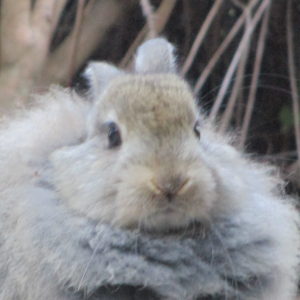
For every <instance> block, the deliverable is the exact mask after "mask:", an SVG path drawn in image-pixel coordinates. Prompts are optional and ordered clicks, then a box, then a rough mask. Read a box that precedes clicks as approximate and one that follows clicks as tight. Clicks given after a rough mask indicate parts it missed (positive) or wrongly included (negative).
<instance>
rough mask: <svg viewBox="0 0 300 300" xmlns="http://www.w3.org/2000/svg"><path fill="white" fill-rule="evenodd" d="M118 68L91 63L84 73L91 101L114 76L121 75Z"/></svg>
mask: <svg viewBox="0 0 300 300" xmlns="http://www.w3.org/2000/svg"><path fill="white" fill-rule="evenodd" d="M122 73H123V72H122V71H120V70H119V69H118V68H116V67H114V66H112V65H109V64H106V63H101V62H91V63H89V65H88V67H87V68H86V69H85V71H84V76H85V78H86V79H87V80H88V81H89V85H90V88H91V92H92V97H93V99H95V98H97V97H98V95H99V94H100V93H101V92H102V91H103V89H104V88H105V86H106V85H107V84H108V83H109V82H110V81H111V80H112V79H113V78H115V77H116V76H118V75H120V74H122Z"/></svg>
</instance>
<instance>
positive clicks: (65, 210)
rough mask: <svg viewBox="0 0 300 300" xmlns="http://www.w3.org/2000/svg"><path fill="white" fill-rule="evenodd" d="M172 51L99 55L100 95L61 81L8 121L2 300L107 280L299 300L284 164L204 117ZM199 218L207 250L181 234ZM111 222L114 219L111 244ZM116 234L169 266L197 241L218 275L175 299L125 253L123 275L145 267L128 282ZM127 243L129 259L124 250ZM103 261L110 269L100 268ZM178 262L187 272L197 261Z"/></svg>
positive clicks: (0, 197) (193, 294)
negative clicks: (113, 57)
mask: <svg viewBox="0 0 300 300" xmlns="http://www.w3.org/2000/svg"><path fill="white" fill-rule="evenodd" d="M172 51H173V48H172V46H171V45H170V44H169V43H168V42H166V41H165V40H164V39H155V40H152V41H149V42H146V43H145V44H144V45H143V46H141V47H140V49H139V52H138V54H137V59H136V72H135V73H133V74H130V73H124V72H122V71H120V70H118V69H117V68H115V67H113V66H110V65H107V64H103V63H91V64H90V67H89V68H88V69H87V71H86V75H87V77H88V78H89V80H90V82H91V89H92V92H91V95H90V98H91V101H87V100H86V99H82V98H81V97H80V96H78V95H76V94H75V93H74V92H72V91H70V90H68V89H60V88H53V89H52V91H50V93H49V94H47V95H45V96H43V97H41V99H40V100H39V101H38V103H37V104H36V105H35V107H33V108H32V109H30V110H27V111H23V112H21V113H20V116H18V117H15V118H14V119H12V120H5V121H3V122H2V125H1V126H2V127H1V129H0V169H1V174H0V216H1V222H0V227H1V231H0V235H1V240H0V241H1V242H0V299H1V300H2V299H3V300H4V299H5V300H13V299H24V300H26V299H28V300H29V299H30V300H36V299H58V300H60V299H83V297H87V296H84V295H83V294H81V291H82V290H84V292H87V293H88V292H89V289H90V290H93V289H94V290H95V289H96V287H97V286H98V287H101V286H105V284H112V285H118V284H126V285H133V286H135V285H137V286H145V287H147V286H149V287H150V288H153V287H156V288H157V290H156V292H157V293H158V294H159V296H157V297H160V298H161V299H178V300H179V299H187V300H188V299H207V298H206V297H209V296H210V297H212V298H211V299H249V300H250V299H264V300H270V299H272V300H276V299H278V300H280V299H287V300H288V299H291V300H292V299H293V298H294V297H295V294H296V290H297V281H298V264H299V233H298V225H299V218H298V213H297V212H296V210H295V208H294V207H293V204H292V201H291V199H289V198H288V197H283V196H281V195H280V193H279V192H278V191H277V190H278V188H277V187H278V180H277V179H276V178H274V177H273V176H271V175H270V174H271V173H272V168H270V167H267V166H263V165H261V164H256V163H254V162H251V161H249V160H248V159H246V158H245V157H244V156H243V154H242V153H240V152H238V151H237V150H235V149H234V147H232V146H231V145H230V141H229V139H228V137H225V136H223V135H220V134H218V133H217V132H216V130H215V129H214V127H213V125H212V124H210V122H208V121H207V120H206V119H205V118H204V117H203V116H202V115H201V114H200V113H199V112H198V110H197V107H196V104H195V101H194V99H193V96H192V94H191V92H190V89H189V86H188V85H187V84H186V83H185V82H184V81H183V80H182V79H180V78H179V76H177V75H176V74H175V73H174V70H175V59H174V56H173V53H172ZM152 61H154V63H153V64H152ZM97 224H98V225H97ZM198 224H200V225H199V226H200V227H201V228H202V229H203V237H201V238H199V236H198V237H197V239H195V240H197V243H196V244H197V247H196V248H195V249H194V248H189V247H192V246H188V245H189V243H190V241H189V242H187V240H188V239H186V240H185V241H184V242H180V243H179V242H178V241H179V240H181V239H182V232H183V233H184V232H185V231H189V230H190V229H189V228H191V227H193V226H194V227H197V226H198ZM102 225H103V226H108V227H107V229H106V231H105V232H106V233H105V234H102V235H101V234H100V237H98V239H99V240H97V236H98V235H99V230H100V229H101V228H102V229H103V227H101V226H102ZM99 226H100V227H99ZM99 228H100V229H99ZM114 230H116V232H117V233H115V232H114ZM100 232H102V231H101V230H100ZM107 232H109V233H107ZM110 232H111V235H110ZM174 232H178V236H176V238H175V239H171V240H170V238H169V236H174ZM152 233H153V235H154V236H155V238H154V240H155V241H156V242H155V243H154V242H153V240H152V237H151V238H149V236H148V235H149V234H150V235H151V234H152ZM156 235H158V237H157V236H156ZM183 235H184V234H183ZM199 235H200V234H199ZM114 236H119V237H120V240H122V238H121V237H126V239H124V243H125V244H126V243H129V241H131V240H132V241H135V240H136V239H137V236H139V237H140V238H141V239H142V240H143V239H145V240H147V247H145V249H144V250H143V247H142V246H141V248H140V253H143V257H150V256H151V255H154V254H153V253H155V255H156V256H155V255H154V256H155V257H156V263H157V264H159V263H161V264H162V261H164V259H165V258H164V259H163V258H162V257H161V256H159V255H158V254H157V253H161V250H160V251H158V250H155V249H158V248H157V247H158V246H157V245H158V243H160V242H159V241H164V242H163V246H161V245H160V247H164V249H165V251H166V253H172V249H174V248H176V249H177V247H179V249H180V247H182V249H184V251H185V252H184V253H185V255H188V254H187V253H189V251H188V249H193V251H192V252H191V253H193V254H191V257H192V256H196V254H195V253H196V252H197V251H198V252H199V253H198V252H197V253H198V254H199V260H201V259H203V261H204V262H205V263H206V271H205V272H204V271H203V273H202V274H201V272H200V271H199V270H202V269H200V267H199V269H197V272H196V271H195V273H193V274H194V277H193V278H198V279H197V280H198V281H195V283H193V284H192V283H191V282H193V280H190V282H189V283H185V284H184V283H183V282H184V280H179V279H178V286H180V285H182V286H183V287H182V290H185V292H182V291H181V292H182V294H180V293H181V292H180V291H178V294H177V295H176V294H175V295H171V294H172V293H170V294H168V293H167V292H166V293H165V294H164V290H163V288H162V286H163V284H162V282H161V281H159V282H158V283H154V281H155V280H156V279H153V278H150V277H152V276H151V274H152V273H149V274H150V275H149V274H147V270H148V269H147V268H153V269H151V270H152V271H151V272H155V270H156V269H155V267H153V265H151V263H149V264H148V265H147V266H145V267H144V268H145V270H146V271H145V274H147V276H148V277H145V279H141V278H143V276H142V275H141V274H142V273H139V272H142V271H137V270H138V266H140V265H143V264H144V263H145V261H143V260H142V259H141V256H139V260H137V258H135V257H134V255H133V254H132V253H131V254H130V255H131V258H130V260H128V261H127V260H126V259H127V258H124V257H123V261H124V262H125V261H126V264H125V263H124V264H125V265H124V269H122V270H125V269H126V268H128V270H130V272H131V273H130V272H128V274H129V275H128V276H127V275H126V276H127V277H126V276H125V277H126V278H123V277H121V273H122V272H121V273H120V274H119V273H118V271H119V269H118V268H121V267H120V265H122V263H119V265H117V266H116V267H112V266H114V263H113V261H112V260H110V259H111V258H109V257H110V256H109V257H108V254H109V255H110V254H111V253H112V252H109V250H107V249H110V248H109V246H108V245H114V246H111V250H110V251H115V249H116V246H115V244H114V243H116V242H115V241H114V239H113V237H114ZM179 237H180V238H179ZM93 239H96V240H97V242H96V246H94V247H93V246H91V245H92V240H93ZM83 240H85V241H87V240H88V242H82V241H83ZM192 240H193V239H192ZM104 241H105V243H106V244H105V243H104ZM143 241H144V240H143ZM119 242H120V241H118V242H117V243H119ZM85 243H87V244H88V245H89V246H86V244H85ZM145 243H146V242H145ZM172 243H173V244H172ZM184 243H187V244H184ZM126 245H127V244H126ZM130 245H131V246H127V249H131V247H132V249H134V248H135V247H137V246H136V245H135V243H132V244H130ZM101 247H103V251H102V252H101V251H100V250H99V249H102V248H101ZM151 247H153V248H152V254H151V255H150V254H149V253H150V250H149V249H151ZM184 247H187V248H184ZM125 248H126V247H125ZM215 248H217V249H215ZM118 249H119V248H118ZM120 249H123V250H119V251H120V254H119V255H121V254H122V251H125V250H124V244H122V247H121V246H120ZM132 249H131V250H132ZM167 249H168V251H169V252H168V251H167ZM197 249H198V250H197ZM199 249H200V250H199ZM131 250H130V251H131ZM99 251H100V252H101V253H100V254H99V255H98V254H97V253H98V252H99ZM126 251H127V250H126ZM143 251H144V252H143ZM147 251H149V252H147ZM155 251H157V252H155ZM182 251H183V250H182ZM95 253H96V254H95ZM113 253H115V252H113ZM198 254H197V255H198ZM93 255H96V256H97V261H98V265H97V264H96V263H95V264H94V263H92V264H91V263H90V260H91V258H92V257H93ZM160 255H162V254H160ZM170 255H171V254H170ZM98 256H99V257H98ZM132 256H133V257H134V262H133V258H132ZM175 256H176V255H175V254H174V257H175ZM179 256H180V255H179ZM179 256H178V257H179ZM103 257H107V259H108V260H109V261H110V263H109V264H108V265H109V266H110V268H111V269H109V266H107V263H106V264H104V265H103ZM120 257H121V256H120ZM126 257H127V256H126ZM206 257H207V260H205V259H206ZM218 257H219V261H218V259H217V258H218ZM101 258H102V260H101ZM214 258H216V259H214ZM197 259H198V258H197ZM176 260H178V261H180V264H178V265H177V266H176V268H178V270H177V269H176V270H177V271H176V272H178V278H183V277H180V276H183V275H182V274H180V272H183V271H182V270H183V266H184V264H185V263H186V262H187V261H188V260H187V259H186V260H182V261H181V260H180V259H179V258H178V259H177V258H176ZM174 261H175V260H174ZM158 262H159V263H158ZM196 265H197V263H195V266H193V267H192V266H190V267H189V268H190V269H193V268H198V265H197V266H196ZM133 266H134V267H133ZM179 266H180V267H179ZM131 268H132V269H131ZM164 268H166V266H165V265H164ZM189 268H188V267H187V268H186V270H189ZM108 269H109V270H110V273H109V274H106V273H107V272H108V271H107V270H108ZM132 270H134V272H135V273H136V275H135V276H137V277H134V275H132V273H133V271H132ZM124 272H125V271H124ZM149 272H150V271H149ZM161 272H162V273H160V274H163V272H166V269H164V271H161ZM176 272H175V273H176ZM185 272H186V271H185ZM125 273H126V272H125ZM210 273H211V274H213V275H209V274H210ZM166 274H167V273H166ZM170 274H173V273H172V272H171V273H170ZM184 274H186V273H184ZM172 276H173V275H168V276H167V275H166V276H165V277H166V278H171V277H172ZM174 276H175V275H174ZM210 276H212V277H210ZM129 277H130V278H131V279H130V280H131V281H130V280H129V279H128V278H129ZM120 278H122V280H123V281H122V280H121V279H120ZM134 278H135V279H134ZM147 278H148V279H147ZM172 278H173V277H172ZM205 278H209V280H210V281H211V282H209V281H205ZM210 278H212V279H210ZM126 280H127V281H126ZM138 280H140V282H139V283H137V281H138ZM143 280H144V281H143ZM151 280H152V281H153V286H152V285H151V284H152V283H151V282H152V281H151ZM160 280H162V279H160ZM165 280H166V281H167V280H169V279H165ZM170 280H171V279H170ZM185 280H186V279H185ZM194 280H195V279H194ZM201 280H203V282H206V283H205V284H204V283H203V284H202V285H203V286H201V282H202V281H201ZM214 280H215V281H214ZM186 281H187V280H186ZM230 281H232V282H233V283H232V284H230ZM197 282H198V283H197ZM185 285H186V286H185ZM153 289H154V290H155V288H153ZM178 289H179V287H178ZM230 289H232V290H233V294H232V295H231V294H230ZM76 291H77V292H76ZM234 291H236V292H234ZM87 295H89V294H87ZM122 297H125V296H124V295H119V296H117V297H116V298H107V299H123V298H122ZM201 297H203V298H201ZM84 299H85V298H84ZM93 299H94V298H93ZM99 299H102V298H99ZM103 299H106V298H105V297H104V296H103ZM124 299H125V298H124ZM126 299H127V298H126ZM128 299H129V298H128ZM130 299H131V298H130ZM135 299H139V298H138V296H135ZM141 299H143V297H142V296H141ZM145 299H146V298H145ZM155 299H156V298H155Z"/></svg>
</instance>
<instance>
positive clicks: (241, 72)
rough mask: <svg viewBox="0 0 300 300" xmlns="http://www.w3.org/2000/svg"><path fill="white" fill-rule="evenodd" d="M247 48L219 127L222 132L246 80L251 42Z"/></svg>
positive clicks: (226, 125)
mask: <svg viewBox="0 0 300 300" xmlns="http://www.w3.org/2000/svg"><path fill="white" fill-rule="evenodd" d="M245 48H246V49H245V52H244V54H243V57H242V59H241V61H240V63H239V67H238V69H237V75H236V80H235V81H234V85H233V89H232V92H231V95H230V98H229V101H228V104H227V107H226V109H225V112H224V115H223V117H222V120H221V126H220V129H219V131H220V132H221V133H224V132H225V131H226V130H227V127H228V124H229V121H230V119H231V116H232V112H233V109H234V107H235V103H236V101H237V98H238V95H239V92H240V91H241V90H242V89H241V87H242V86H243V82H244V75H245V68H246V64H247V61H248V57H249V50H250V42H249V43H248V44H247V45H246V47H245Z"/></svg>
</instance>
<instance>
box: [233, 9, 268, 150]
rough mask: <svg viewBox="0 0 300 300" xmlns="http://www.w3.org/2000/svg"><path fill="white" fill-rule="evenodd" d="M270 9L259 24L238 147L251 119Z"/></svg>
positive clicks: (244, 138) (242, 141) (242, 142)
mask: <svg viewBox="0 0 300 300" xmlns="http://www.w3.org/2000/svg"><path fill="white" fill-rule="evenodd" d="M270 10H271V5H270V6H269V8H268V9H267V11H266V13H265V16H264V18H263V22H262V25H261V31H260V34H259V38H258V45H257V52H256V57H255V62H254V70H253V77H252V80H251V85H250V92H249V97H248V101H247V108H246V113H245V117H244V121H243V126H242V130H241V139H240V143H239V149H242V148H243V147H244V144H245V141H246V137H247V133H248V130H249V124H250V120H251V116H252V111H253V106H254V101H255V95H256V91H257V85H258V78H259V72H260V68H261V63H262V57H263V53H264V48H265V43H266V34H267V29H268V23H269V17H270Z"/></svg>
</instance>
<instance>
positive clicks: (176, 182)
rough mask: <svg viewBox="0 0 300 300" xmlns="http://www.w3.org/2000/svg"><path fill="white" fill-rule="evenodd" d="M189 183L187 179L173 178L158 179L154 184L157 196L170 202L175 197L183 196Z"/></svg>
mask: <svg viewBox="0 0 300 300" xmlns="http://www.w3.org/2000/svg"><path fill="white" fill-rule="evenodd" d="M189 182H190V181H189V178H187V177H182V176H174V177H172V178H169V179H165V178H163V179H158V181H157V182H155V183H154V184H155V187H156V189H157V190H158V194H162V195H164V196H165V197H166V198H167V199H168V201H172V200H173V198H174V197H175V196H176V195H180V194H183V193H184V192H185V191H186V190H187V188H188V186H189Z"/></svg>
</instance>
